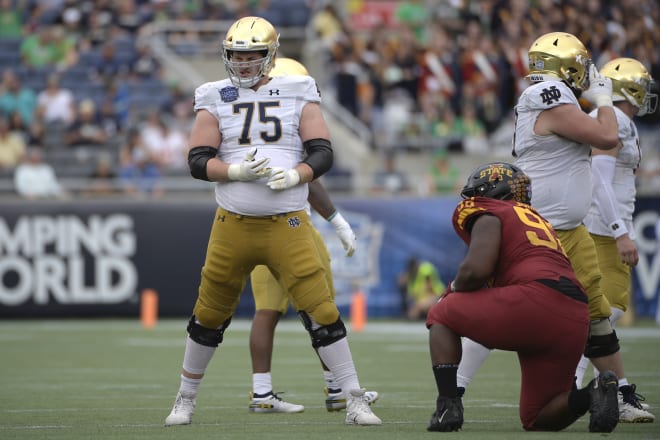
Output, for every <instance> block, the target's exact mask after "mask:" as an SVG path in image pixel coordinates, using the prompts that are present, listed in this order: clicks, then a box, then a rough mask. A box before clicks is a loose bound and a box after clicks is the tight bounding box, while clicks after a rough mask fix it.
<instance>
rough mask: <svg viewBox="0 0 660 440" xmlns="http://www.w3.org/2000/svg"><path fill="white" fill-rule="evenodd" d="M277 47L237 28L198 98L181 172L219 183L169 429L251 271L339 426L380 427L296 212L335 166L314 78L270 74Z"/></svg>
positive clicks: (269, 31)
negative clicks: (305, 354) (307, 340)
mask: <svg viewBox="0 0 660 440" xmlns="http://www.w3.org/2000/svg"><path fill="white" fill-rule="evenodd" d="M278 40H279V35H278V34H277V32H276V30H275V28H274V27H273V26H272V25H271V24H270V23H269V22H268V21H266V20H264V19H263V18H260V17H244V18H241V19H239V20H237V21H236V22H234V24H232V26H231V27H230V28H229V30H228V31H227V34H226V36H225V38H224V40H223V42H222V47H223V55H222V57H223V60H224V63H225V67H226V69H227V73H228V74H229V78H228V79H225V80H221V81H214V82H210V83H206V84H204V85H202V86H200V87H198V88H197V90H196V91H195V105H194V108H195V111H196V116H195V123H194V125H193V128H192V133H191V135H190V141H189V142H190V149H189V153H188V164H189V167H190V172H191V174H192V176H193V177H195V178H197V179H202V180H207V181H213V182H216V188H215V196H216V201H217V203H218V209H217V211H216V214H215V216H214V220H213V226H212V229H211V235H210V237H209V243H208V248H207V251H206V260H205V262H204V266H203V268H202V274H201V275H202V276H201V282H200V285H199V290H198V296H197V301H196V303H195V307H194V309H193V315H192V317H191V319H190V321H189V323H188V327H187V330H188V337H187V339H186V350H185V354H184V358H183V369H182V372H181V383H180V387H179V391H178V393H177V396H176V400H175V403H174V406H173V408H172V411H171V413H170V415H169V416H168V417H167V418H166V420H165V425H166V426H170V425H184V424H189V423H191V421H192V415H193V412H194V409H195V402H196V397H197V392H198V388H199V385H200V382H201V379H202V377H203V376H204V373H205V371H206V368H207V367H208V365H209V362H210V361H211V358H212V357H213V354H214V353H215V351H216V349H217V347H218V345H219V344H220V343H221V342H222V339H223V334H224V331H225V330H226V329H227V327H228V326H229V324H230V322H231V318H232V315H233V313H234V311H235V309H236V306H237V305H238V301H239V297H240V294H241V292H242V291H243V289H244V288H245V285H246V282H247V278H248V276H249V275H250V272H252V270H253V269H254V267H255V266H258V265H265V266H267V267H268V268H269V269H270V271H271V272H272V273H273V275H274V276H275V277H276V278H277V280H278V281H279V282H280V283H282V284H283V285H284V286H285V287H286V290H287V292H289V293H290V295H291V302H292V304H293V306H294V308H295V309H296V311H297V312H298V313H299V315H300V317H301V319H302V321H303V323H304V325H305V328H306V329H307V330H308V332H309V334H310V336H311V339H312V346H313V347H314V348H315V349H316V350H317V352H318V354H319V357H320V358H321V359H322V361H323V363H324V364H325V365H327V366H328V368H329V369H330V371H332V373H333V374H334V376H335V380H337V382H338V383H339V384H340V386H341V388H342V390H344V392H345V395H346V399H347V410H346V419H345V421H346V423H347V424H356V425H380V424H381V423H382V422H381V420H380V419H379V418H378V417H377V416H376V415H375V414H374V413H373V412H372V411H371V408H370V407H369V405H368V401H367V399H366V397H365V390H364V389H363V388H361V387H360V383H359V380H358V376H357V372H356V369H355V364H354V362H353V359H352V355H351V351H350V348H349V345H348V341H347V339H346V328H345V326H344V323H343V322H342V320H341V317H340V316H339V310H338V309H337V306H336V305H335V303H334V300H333V298H332V295H331V293H330V287H329V286H328V282H327V279H326V271H325V269H324V265H323V262H322V258H323V256H322V254H321V252H320V251H319V249H318V247H317V246H316V245H315V244H314V226H313V225H312V222H311V220H310V218H309V215H308V213H307V212H306V210H305V206H306V203H307V195H308V186H307V184H308V183H309V182H311V181H312V180H313V179H316V178H318V177H320V176H321V175H323V173H325V172H326V171H327V170H328V169H330V167H331V166H332V161H333V152H332V146H331V144H330V140H329V138H330V133H329V131H328V127H327V125H326V123H325V120H324V118H323V114H322V112H321V107H320V105H319V103H320V101H321V97H320V93H319V91H318V88H317V86H316V83H315V81H314V80H313V79H312V78H311V77H306V76H283V77H276V78H270V77H269V76H268V74H269V72H270V70H271V68H272V65H273V62H274V60H275V58H276V55H277V49H278V46H279V41H278Z"/></svg>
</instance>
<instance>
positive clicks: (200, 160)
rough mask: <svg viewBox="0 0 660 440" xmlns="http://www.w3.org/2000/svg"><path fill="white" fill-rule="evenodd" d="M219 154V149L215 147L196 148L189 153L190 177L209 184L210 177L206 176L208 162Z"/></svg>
mask: <svg viewBox="0 0 660 440" xmlns="http://www.w3.org/2000/svg"><path fill="white" fill-rule="evenodd" d="M217 154H218V149H217V148H213V147H195V148H191V149H190V151H189V152H188V167H189V168H190V175H191V176H193V177H194V178H195V179H199V180H206V181H207V182H209V176H208V175H207V174H206V162H208V161H209V159H212V158H214V157H215V156H216V155H217Z"/></svg>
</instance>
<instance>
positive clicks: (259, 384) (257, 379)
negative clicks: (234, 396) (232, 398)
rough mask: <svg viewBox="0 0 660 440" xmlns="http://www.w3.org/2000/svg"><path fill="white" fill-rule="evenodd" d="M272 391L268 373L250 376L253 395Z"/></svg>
mask: <svg viewBox="0 0 660 440" xmlns="http://www.w3.org/2000/svg"><path fill="white" fill-rule="evenodd" d="M271 391H273V382H272V379H271V376H270V373H254V374H253V375H252V392H253V393H254V394H267V393H270V392H271Z"/></svg>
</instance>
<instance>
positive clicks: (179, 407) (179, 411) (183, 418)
mask: <svg viewBox="0 0 660 440" xmlns="http://www.w3.org/2000/svg"><path fill="white" fill-rule="evenodd" d="M194 412H195V396H192V395H191V396H186V395H184V394H181V392H178V393H177V395H176V400H175V401H174V406H173V407H172V412H170V415H169V416H167V418H166V419H165V426H174V425H190V423H192V416H193V413H194Z"/></svg>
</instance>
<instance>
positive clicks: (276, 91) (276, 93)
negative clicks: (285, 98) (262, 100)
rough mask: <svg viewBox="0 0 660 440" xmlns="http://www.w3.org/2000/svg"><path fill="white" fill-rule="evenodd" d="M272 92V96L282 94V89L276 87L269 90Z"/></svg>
mask: <svg viewBox="0 0 660 440" xmlns="http://www.w3.org/2000/svg"><path fill="white" fill-rule="evenodd" d="M268 91H269V92H270V96H273V95H277V96H280V89H275V90H272V89H271V90H268Z"/></svg>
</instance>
